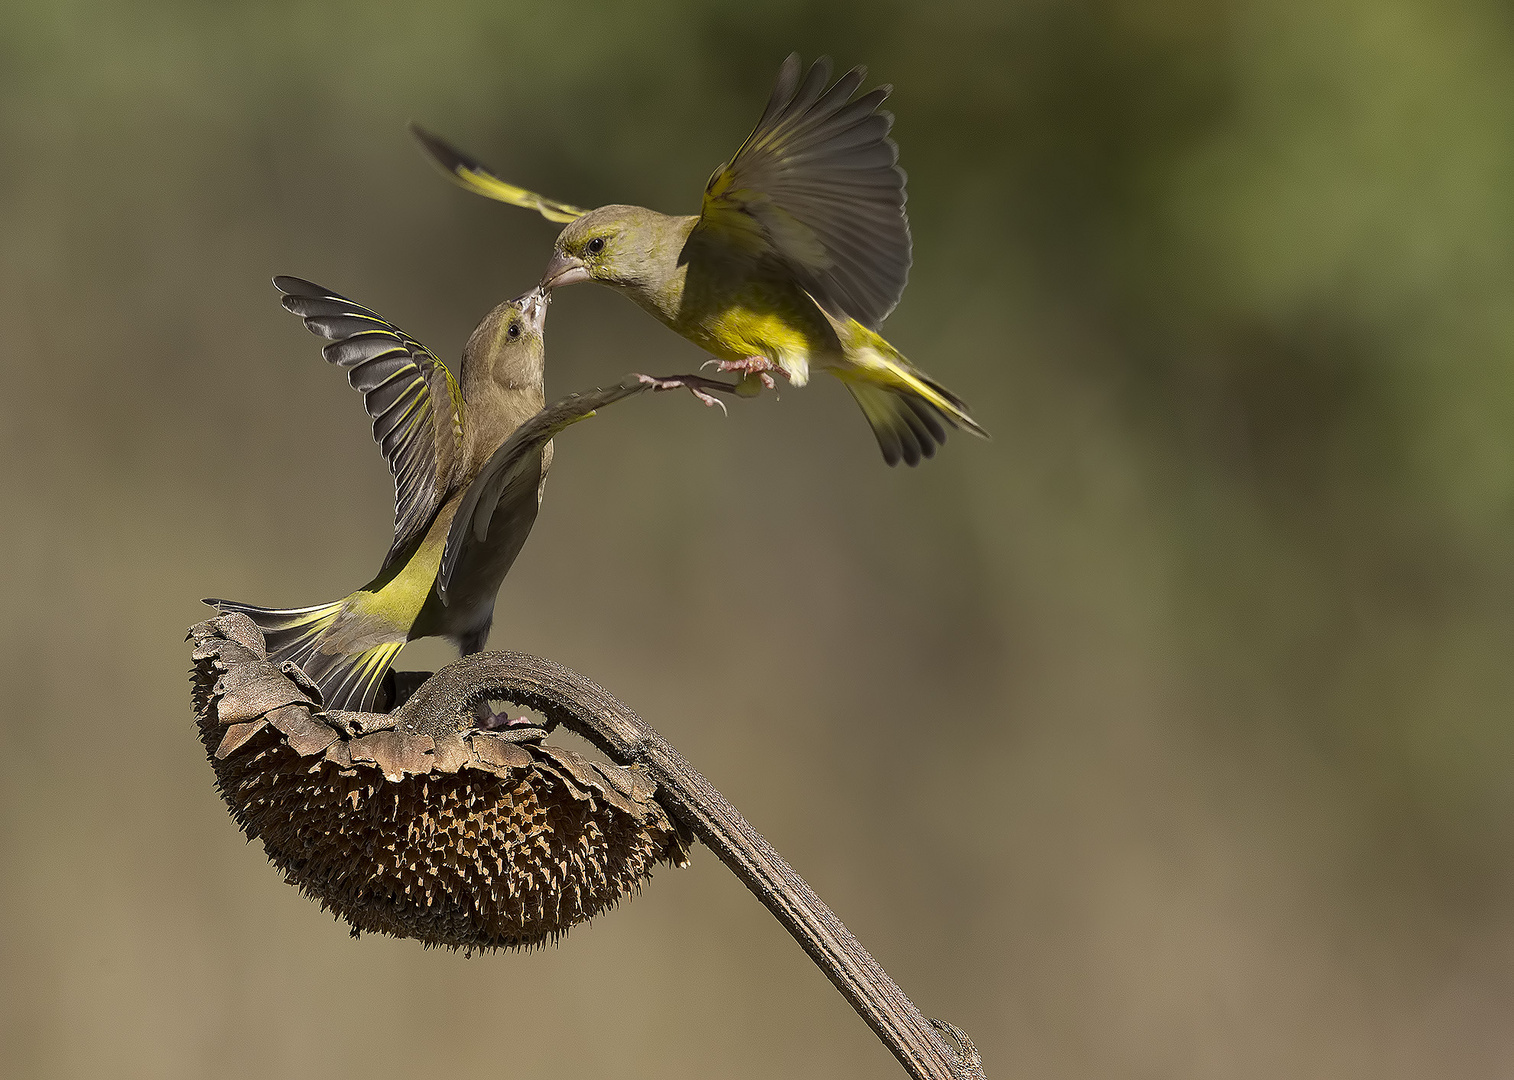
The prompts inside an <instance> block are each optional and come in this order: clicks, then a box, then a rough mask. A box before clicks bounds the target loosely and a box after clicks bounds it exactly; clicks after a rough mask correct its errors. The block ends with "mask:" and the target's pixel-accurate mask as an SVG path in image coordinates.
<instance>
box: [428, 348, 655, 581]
mask: <svg viewBox="0 0 1514 1080" xmlns="http://www.w3.org/2000/svg"><path fill="white" fill-rule="evenodd" d="M652 388H654V384H653V382H651V381H649V380H646V379H643V378H642V377H641V376H639V375H628V376H627V377H626V378H624V379H622V380H621V381H620V382H618V383H616V384H615V385H614V386H611V387H608V388H606V389H603V390H594V391H590V392H588V393H583V394H572V395H570V396H568V397H565V398H563V399H562V400H560V401H555V402H553V403H552V404H551V405H548V406H547V407H546V408H545V409H543V410H542V411H541V412H539V413H537V414H536V415H535V416H533V417H531V419H529V420H527V421H526V422H525V423H524V424H522V425H521V426H520V427H518V428H516V429H515V432H514V433H513V434H512V435H511V436H510V437H509V438H508V439H506V440H505V443H504V445H503V446H501V447H500V448H499V449H498V450H496V451H494V453H493V455H492V456H491V457H490V458H489V460H488V461H487V462H486V463H485V464H484V468H483V471H482V472H480V473H479V474H478V476H477V478H475V479H474V481H473V483H471V484H469V485H468V490H467V491H465V492H464V493H463V500H462V503H461V504H460V505H459V506H458V508H457V514H456V515H455V516H454V517H453V518H452V528H451V530H450V531H449V532H448V533H447V548H446V550H445V551H443V552H442V565H441V569H440V570H439V571H438V572H437V575H436V590H437V592H438V593H440V594H441V597H442V600H443V602H446V600H447V588H448V586H449V585H451V583H452V575H453V573H454V572H455V571H456V570H457V565H458V563H459V562H460V561H462V557H463V555H464V553H465V552H467V551H468V549H469V548H470V547H471V546H472V545H474V544H481V543H483V542H484V541H485V540H487V539H488V538H489V523H490V521H491V520H493V518H494V512H495V510H496V509H497V508H498V507H499V506H500V505H501V504H509V503H510V502H511V501H512V499H513V498H515V497H517V496H520V497H525V496H526V495H529V496H530V497H531V498H533V499H534V498H535V497H536V487H537V484H538V473H537V462H538V461H539V460H540V454H541V448H542V447H543V446H545V445H546V444H547V442H548V440H550V439H551V438H552V437H553V436H554V435H556V434H557V433H558V432H560V431H562V430H563V429H564V428H566V427H568V426H569V425H570V424H576V423H578V421H580V420H587V419H588V418H589V417H591V416H593V415H594V413H595V410H597V409H602V408H604V407H605V406H606V405H609V404H611V403H612V402H616V401H619V400H621V399H622V398H628V397H630V396H632V395H633V394H639V393H641V392H642V391H644V390H648V389H652ZM522 484H529V485H530V488H531V490H530V491H529V492H519V491H516V490H515V489H517V488H519V487H520V486H521V485H522Z"/></svg>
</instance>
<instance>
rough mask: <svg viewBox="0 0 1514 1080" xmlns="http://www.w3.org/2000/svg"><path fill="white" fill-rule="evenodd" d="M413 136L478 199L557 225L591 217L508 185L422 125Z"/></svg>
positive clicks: (412, 127) (413, 128) (413, 129)
mask: <svg viewBox="0 0 1514 1080" xmlns="http://www.w3.org/2000/svg"><path fill="white" fill-rule="evenodd" d="M410 133H411V134H412V135H414V136H415V137H416V139H418V140H419V141H420V144H421V145H422V146H423V147H425V148H426V153H428V154H430V155H431V158H432V160H434V161H435V162H436V163H437V164H438V165H440V166H441V167H442V168H443V169H444V170H446V172H447V175H448V176H450V177H452V179H453V180H455V181H456V182H457V183H458V184H459V185H460V186H462V187H465V188H467V189H468V190H469V191H471V192H473V193H474V194H476V195H482V196H484V198H486V199H495V200H498V201H499V202H502V203H509V204H510V205H511V206H521V207H524V208H525V209H527V210H535V211H536V212H537V213H538V214H540V215H541V216H542V217H544V218H546V219H547V220H548V221H556V222H558V223H560V224H566V223H567V222H569V221H572V220H574V219H575V218H580V217H583V216H584V214H586V213H588V211H587V210H581V209H579V208H578V207H576V206H569V205H568V204H567V203H560V202H557V201H555V200H553V199H549V198H547V197H545V196H543V195H538V194H536V192H534V191H527V190H526V189H525V188H521V187H516V186H515V185H514V184H507V183H505V181H503V180H501V179H500V178H499V177H498V176H495V175H494V173H493V171H491V170H490V169H489V167H488V166H486V165H485V164H484V163H483V162H481V161H479V160H477V159H476V158H472V157H469V156H468V155H467V154H465V153H463V152H462V151H461V150H459V149H458V148H457V147H455V146H453V145H452V144H451V143H449V142H447V141H446V140H445V139H442V138H439V137H438V136H436V135H433V134H431V132H429V131H427V130H426V129H425V128H423V127H421V126H420V125H419V124H411V125H410Z"/></svg>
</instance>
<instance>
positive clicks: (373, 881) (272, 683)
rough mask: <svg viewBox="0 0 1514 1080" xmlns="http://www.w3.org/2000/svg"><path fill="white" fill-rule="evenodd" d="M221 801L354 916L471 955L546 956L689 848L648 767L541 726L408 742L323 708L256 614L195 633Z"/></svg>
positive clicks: (206, 737) (381, 721)
mask: <svg viewBox="0 0 1514 1080" xmlns="http://www.w3.org/2000/svg"><path fill="white" fill-rule="evenodd" d="M190 636H191V638H192V639H193V640H194V642H195V650H194V668H193V670H192V673H191V680H192V683H193V701H194V707H195V713H196V715H197V717H198V719H199V727H200V738H201V740H202V741H203V742H204V744H205V748H206V750H207V751H208V752H209V755H210V763H211V766H212V767H213V768H214V770H215V774H216V784H217V787H218V788H219V790H220V792H221V797H222V798H223V799H224V800H225V801H226V805H227V806H228V807H229V808H230V810H231V815H232V817H233V818H235V819H236V822H237V824H238V825H240V826H241V828H242V831H243V832H245V833H246V834H247V836H248V838H249V839H252V838H256V839H258V840H261V841H262V843H263V850H264V851H265V852H266V853H267V855H268V858H269V861H270V862H272V863H273V864H274V865H275V866H276V867H278V868H279V870H280V871H282V872H283V873H284V875H285V878H286V880H288V881H290V882H292V883H293V884H295V885H298V886H299V887H300V889H301V890H302V891H304V892H306V893H308V894H309V895H311V896H313V897H315V898H316V899H318V900H319V901H320V902H321V905H322V906H323V907H326V908H329V909H331V910H332V911H334V912H335V913H336V914H337V915H338V916H340V917H341V918H343V919H345V920H346V921H347V922H348V923H349V924H350V925H351V926H352V929H353V932H354V933H357V932H359V931H363V930H376V931H382V932H384V933H387V934H393V935H395V936H397V937H412V938H416V939H418V940H420V941H422V942H424V943H426V944H427V945H446V946H450V947H452V948H461V949H468V950H472V949H489V948H498V947H501V946H521V945H535V944H540V943H542V942H544V941H547V940H549V939H551V940H555V939H556V938H557V937H558V936H559V935H560V934H562V933H564V932H565V931H566V930H567V929H568V928H569V927H571V926H572V925H573V924H574V923H577V922H582V921H583V920H585V919H588V918H591V917H592V916H594V915H596V914H598V913H599V912H601V911H603V910H605V909H606V908H608V907H610V906H612V905H613V904H615V903H616V902H617V901H618V900H620V898H621V897H623V896H625V895H626V894H628V893H630V892H632V891H633V890H635V889H636V888H637V887H638V885H639V884H640V883H641V881H642V880H643V879H645V878H646V877H648V876H650V874H651V870H652V867H653V866H654V865H655V864H656V863H658V862H659V861H663V860H666V861H669V862H673V863H675V864H677V865H684V864H685V863H686V862H687V854H688V840H687V836H686V834H685V833H684V832H683V831H682V830H681V829H680V828H678V827H677V826H676V825H675V823H674V821H673V820H672V819H671V818H670V817H669V816H668V813H667V811H666V810H665V809H664V808H663V807H662V805H661V804H660V803H658V802H657V800H656V798H655V795H656V791H655V787H654V785H652V784H651V783H650V782H649V781H648V780H647V779H646V777H645V776H644V775H643V773H642V771H641V770H640V769H639V768H637V767H634V766H633V767H630V768H623V767H620V766H616V765H607V764H602V763H599V762H593V761H590V760H588V759H587V758H584V757H582V756H581V755H579V754H576V753H574V752H573V751H571V750H564V749H561V748H559V747H552V746H547V745H545V744H544V743H543V742H541V736H542V735H543V734H544V733H543V732H542V731H541V730H540V729H526V730H525V731H512V730H509V729H506V730H505V731H503V732H501V731H493V730H482V729H476V728H472V727H469V726H466V725H463V724H458V725H456V726H457V727H458V728H459V730H438V729H437V728H436V727H434V726H433V727H431V728H430V729H428V733H426V734H421V733H418V732H416V731H409V730H402V729H400V728H399V727H398V725H397V722H396V721H395V720H394V718H391V717H386V716H380V715H376V714H360V713H326V712H323V711H322V709H321V704H320V700H319V695H318V693H316V692H315V690H314V688H313V687H312V686H311V685H310V683H309V681H308V680H307V679H305V678H304V677H303V673H302V672H300V671H299V669H298V668H293V667H292V666H290V665H284V666H282V667H281V666H279V665H275V664H272V663H270V662H269V661H268V659H267V654H266V652H265V651H264V648H263V641H262V636H261V634H260V633H259V632H258V630H257V628H256V627H255V626H253V624H252V622H251V621H250V620H249V619H247V618H246V617H245V616H243V615H223V616H221V617H219V618H215V619H210V620H207V621H206V622H203V623H200V624H198V625H197V626H195V627H194V628H193V629H191V631H190Z"/></svg>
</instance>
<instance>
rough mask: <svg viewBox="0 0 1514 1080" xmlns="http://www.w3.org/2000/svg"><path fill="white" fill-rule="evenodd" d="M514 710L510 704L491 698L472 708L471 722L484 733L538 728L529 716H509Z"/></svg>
mask: <svg viewBox="0 0 1514 1080" xmlns="http://www.w3.org/2000/svg"><path fill="white" fill-rule="evenodd" d="M513 711H514V710H513V709H512V708H511V705H510V702H508V701H501V700H499V699H498V698H491V699H490V700H488V701H481V702H479V703H478V705H476V706H475V707H474V710H473V720H474V723H476V724H477V725H478V726H479V727H480V728H482V729H483V730H485V731H508V730H509V729H511V728H539V727H540V726H541V725H539V724H538V723H537V722H536V721H535V720H532V719H531V718H530V717H529V716H511V715H510V713H511V712H513Z"/></svg>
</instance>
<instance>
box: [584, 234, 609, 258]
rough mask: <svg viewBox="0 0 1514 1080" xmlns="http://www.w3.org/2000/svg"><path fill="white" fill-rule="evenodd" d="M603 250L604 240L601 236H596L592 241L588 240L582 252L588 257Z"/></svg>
mask: <svg viewBox="0 0 1514 1080" xmlns="http://www.w3.org/2000/svg"><path fill="white" fill-rule="evenodd" d="M604 249H605V238H604V237H603V236H596V237H594V239H592V240H590V241H589V242H588V243H587V244H585V245H584V250H585V251H587V252H588V253H589V254H590V255H598V254H599V253H600V252H601V251H603V250H604Z"/></svg>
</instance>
